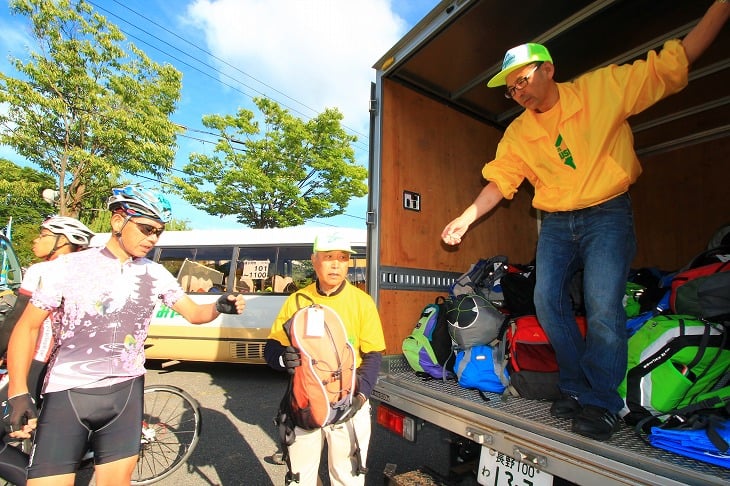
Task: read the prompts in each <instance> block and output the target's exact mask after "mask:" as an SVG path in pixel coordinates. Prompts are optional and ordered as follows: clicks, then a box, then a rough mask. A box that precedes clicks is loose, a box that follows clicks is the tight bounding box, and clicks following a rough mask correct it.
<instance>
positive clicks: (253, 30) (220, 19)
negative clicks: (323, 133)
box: [185, 0, 406, 139]
mask: <svg viewBox="0 0 730 486" xmlns="http://www.w3.org/2000/svg"><path fill="white" fill-rule="evenodd" d="M185 21H186V22H187V23H190V24H192V25H194V26H196V27H197V28H199V29H201V30H202V31H203V32H204V33H205V36H206V39H207V44H208V46H207V49H208V50H210V51H211V52H212V53H213V54H214V55H215V56H216V57H219V58H221V59H224V60H225V61H226V62H227V63H229V64H231V65H233V66H236V68H237V69H239V70H241V71H243V72H245V73H247V74H249V75H250V76H252V77H253V78H256V79H257V80H262V81H263V82H265V83H266V84H267V85H268V86H271V87H273V88H275V90H276V91H279V92H280V93H285V95H286V96H284V95H282V94H280V93H276V92H275V91H273V90H272V89H269V88H266V87H264V86H262V85H260V84H259V85H258V86H257V87H256V89H258V90H260V91H263V92H264V93H266V95H267V96H269V97H271V98H273V99H275V100H276V101H277V102H279V103H281V104H283V105H285V106H287V107H290V108H293V109H294V110H296V111H297V112H299V113H300V114H305V115H307V116H312V115H314V113H312V112H311V111H310V110H308V109H307V108H305V107H303V106H301V105H297V104H295V102H294V101H292V100H291V99H288V98H287V97H290V98H292V99H294V100H297V101H298V102H301V103H302V104H303V105H305V106H306V107H309V108H312V109H314V110H315V111H316V112H321V111H323V110H324V109H325V108H334V107H336V108H338V109H339V110H340V111H341V112H342V113H343V114H344V116H345V120H344V122H343V124H344V125H345V126H348V127H350V128H353V129H354V130H356V131H358V132H359V133H361V134H367V129H368V96H369V93H370V82H372V81H374V79H375V71H374V70H373V69H372V67H371V66H372V65H373V64H374V63H375V61H377V60H378V59H379V58H380V57H381V56H382V55H383V54H384V53H385V52H386V51H387V50H388V49H389V48H390V47H391V46H393V45H394V44H395V43H396V42H397V41H398V39H399V38H400V37H401V36H402V34H403V32H404V30H405V28H406V25H405V21H404V20H403V19H401V18H400V17H399V16H398V15H397V14H395V13H394V12H393V11H392V8H391V2H390V1H389V0H360V1H342V0H277V1H275V2H272V1H268V0H196V1H195V2H193V3H191V4H190V5H189V7H188V10H187V17H186V19H185ZM221 69H222V70H223V69H225V67H221ZM228 72H229V73H230V72H231V70H230V69H228ZM232 75H234V76H236V77H238V78H241V81H242V82H243V83H245V84H248V85H251V86H253V85H254V84H255V83H256V82H255V81H254V80H252V79H251V78H246V77H245V76H243V75H242V74H241V73H240V72H239V73H232ZM252 94H255V93H252ZM231 111H233V109H232V110H231ZM290 111H291V110H290ZM294 114H295V115H299V114H297V113H294ZM360 138H361V139H362V137H360Z"/></svg>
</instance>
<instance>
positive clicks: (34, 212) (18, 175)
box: [0, 159, 56, 265]
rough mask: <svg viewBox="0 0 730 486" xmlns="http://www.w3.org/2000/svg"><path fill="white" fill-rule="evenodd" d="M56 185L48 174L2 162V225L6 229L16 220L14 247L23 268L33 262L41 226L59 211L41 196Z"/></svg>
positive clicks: (13, 236)
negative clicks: (33, 248)
mask: <svg viewBox="0 0 730 486" xmlns="http://www.w3.org/2000/svg"><path fill="white" fill-rule="evenodd" d="M55 185H56V182H55V181H54V180H53V177H51V176H50V175H48V174H43V173H41V172H38V171H37V170H35V169H32V168H30V167H20V166H18V165H15V164H14V163H12V162H10V161H9V160H5V159H0V226H1V227H3V228H5V227H6V225H7V224H8V223H9V222H11V221H12V227H11V228H12V231H11V237H12V241H13V246H14V247H15V250H16V252H17V254H18V259H19V260H20V263H21V264H22V265H29V264H30V263H31V262H32V261H33V258H34V256H33V252H31V251H30V248H31V245H32V242H33V238H35V237H36V236H38V226H39V225H40V224H41V222H42V221H43V220H44V219H45V218H46V216H48V215H50V214H53V212H54V211H55V208H54V207H53V205H52V204H49V203H47V202H45V201H44V200H43V198H42V197H41V194H42V192H43V189H48V188H51V187H55Z"/></svg>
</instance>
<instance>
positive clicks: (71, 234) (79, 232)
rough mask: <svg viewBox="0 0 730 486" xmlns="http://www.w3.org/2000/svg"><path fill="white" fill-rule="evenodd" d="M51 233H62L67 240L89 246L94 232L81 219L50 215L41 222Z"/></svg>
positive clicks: (42, 226)
mask: <svg viewBox="0 0 730 486" xmlns="http://www.w3.org/2000/svg"><path fill="white" fill-rule="evenodd" d="M41 228H45V229H47V230H48V231H50V232H51V233H54V234H57V235H63V236H65V237H66V239H67V240H68V241H70V242H71V243H73V244H74V245H78V246H89V243H91V238H92V237H93V236H94V232H93V231H91V230H90V229H89V228H87V227H86V226H85V225H84V223H82V222H81V221H79V220H77V219H74V218H69V217H68V216H52V217H50V218H48V219H47V220H45V221H43V222H42V223H41Z"/></svg>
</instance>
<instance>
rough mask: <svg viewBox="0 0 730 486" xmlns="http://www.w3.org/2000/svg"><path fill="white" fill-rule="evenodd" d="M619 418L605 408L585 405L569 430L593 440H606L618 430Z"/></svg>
mask: <svg viewBox="0 0 730 486" xmlns="http://www.w3.org/2000/svg"><path fill="white" fill-rule="evenodd" d="M619 426H620V424H619V418H618V415H616V414H615V413H611V412H609V411H608V410H606V409H605V408H601V407H596V406H593V405H586V406H585V407H583V411H582V412H580V413H579V414H578V415H576V416H575V417H574V418H573V427H572V429H571V430H573V432H575V433H576V434H580V435H584V436H586V437H590V438H591V439H595V440H608V439H610V438H611V436H612V435H613V433H614V432H616V431H617V430H618V429H619Z"/></svg>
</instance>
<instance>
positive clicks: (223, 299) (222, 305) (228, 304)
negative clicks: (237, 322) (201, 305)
mask: <svg viewBox="0 0 730 486" xmlns="http://www.w3.org/2000/svg"><path fill="white" fill-rule="evenodd" d="M229 295H234V296H235V295H238V294H232V293H230V292H229V293H225V294H223V295H221V296H220V297H218V300H217V301H216V303H215V308H216V310H217V311H218V312H220V313H221V314H238V310H237V309H236V301H235V300H228V296H229Z"/></svg>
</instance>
